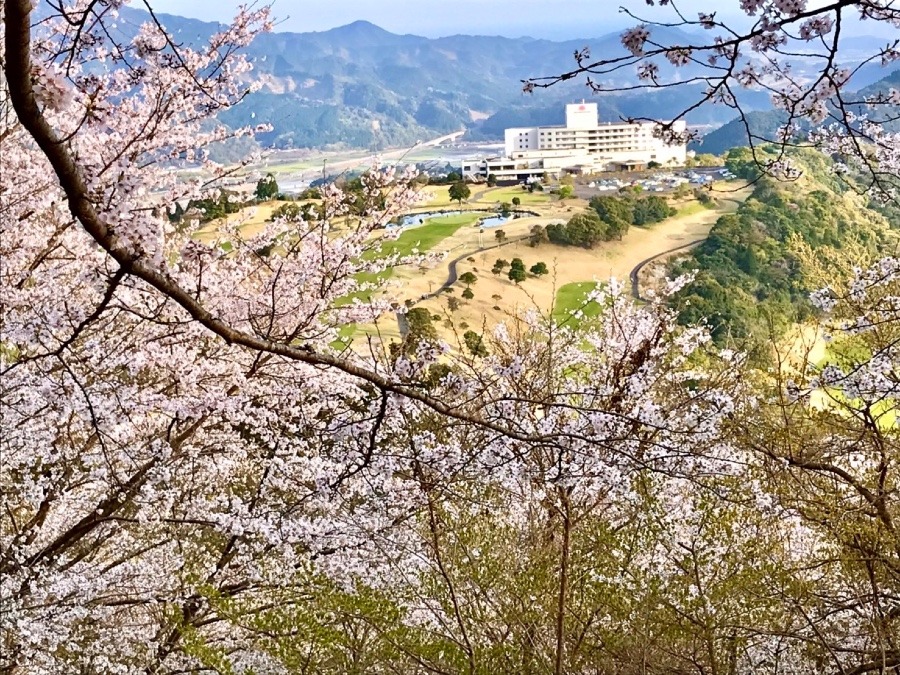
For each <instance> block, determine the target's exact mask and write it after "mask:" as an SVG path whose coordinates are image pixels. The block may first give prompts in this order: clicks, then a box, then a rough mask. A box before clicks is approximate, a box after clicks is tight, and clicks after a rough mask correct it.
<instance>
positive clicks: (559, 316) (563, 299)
mask: <svg viewBox="0 0 900 675" xmlns="http://www.w3.org/2000/svg"><path fill="white" fill-rule="evenodd" d="M596 287H597V282H596V281H577V282H575V283H572V284H566V285H565V286H560V288H559V289H558V290H557V291H556V302H555V304H554V307H553V320H554V321H556V322H557V323H560V324H566V325H569V326H571V325H574V324H577V323H578V321H579V319H576V318H575V317H573V316H572V314H571V313H572V312H573V311H575V310H581V312H582V314H583V318H588V319H591V318H594V317H597V316H599V315H600V305H598V304H597V303H596V302H593V301H591V302H587V294H588V293H589V292H591V291H592V290H594V289H595V288H596Z"/></svg>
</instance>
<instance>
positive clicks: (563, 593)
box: [553, 488, 572, 675]
mask: <svg viewBox="0 0 900 675" xmlns="http://www.w3.org/2000/svg"><path fill="white" fill-rule="evenodd" d="M559 497H560V502H561V503H560V515H561V517H562V526H563V531H562V550H561V551H560V554H559V598H558V601H557V605H556V666H555V668H554V669H553V673H554V675H563V672H564V669H563V664H564V662H565V651H566V644H565V642H566V620H565V615H566V597H567V596H568V594H569V546H570V535H571V532H572V521H571V519H570V513H569V492H568V490H567V489H565V488H560V489H559Z"/></svg>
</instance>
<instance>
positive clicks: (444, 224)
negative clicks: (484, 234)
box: [364, 213, 485, 260]
mask: <svg viewBox="0 0 900 675" xmlns="http://www.w3.org/2000/svg"><path fill="white" fill-rule="evenodd" d="M484 215H485V214H484V213H461V214H459V215H457V216H444V217H439V218H432V219H430V220H426V221H425V222H424V223H423V224H422V225H420V226H418V227H411V228H409V229H407V230H406V231H404V232H403V234H401V235H400V236H399V237H398V238H397V239H396V240H394V241H386V242H384V243H383V244H382V246H381V252H380V253H376V252H375V251H371V252H369V253H367V254H366V255H365V256H364V257H365V258H366V260H374V259H375V258H376V257H386V256H389V255H394V254H399V255H401V256H405V255H411V254H412V252H413V249H416V250H418V251H419V252H420V253H422V252H423V251H428V250H430V249H432V248H434V247H435V246H437V245H438V244H440V243H441V242H442V241H443V240H444V239H446V238H447V237H450V236H452V235H453V234H455V233H456V231H457V230H458V229H459V228H461V227H463V226H464V225H472V224H473V223H475V221H477V220H478V219H479V218H482V217H483V216H484Z"/></svg>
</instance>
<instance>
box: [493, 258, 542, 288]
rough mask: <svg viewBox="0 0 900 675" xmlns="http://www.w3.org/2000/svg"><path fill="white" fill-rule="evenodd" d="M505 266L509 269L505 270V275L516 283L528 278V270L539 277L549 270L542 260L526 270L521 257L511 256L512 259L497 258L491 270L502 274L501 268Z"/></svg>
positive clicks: (503, 268)
mask: <svg viewBox="0 0 900 675" xmlns="http://www.w3.org/2000/svg"><path fill="white" fill-rule="evenodd" d="M507 268H509V269H508V270H507V273H506V276H507V277H508V278H509V280H510V281H512V282H514V283H515V284H516V285H518V284H520V283H522V282H523V281H525V279H527V278H528V273H529V272H530V273H531V275H532V276H535V277H541V276H544V275H545V274H548V273H549V272H550V270H549V269H548V268H547V264H546V263H544V262H536V263H535V264H534V265H532V266H531V267H530V268H528V269H527V271H526V267H525V262H524V261H523V260H522V259H521V258H513V259H512V261H508V260H504V259H503V258H498V259H497V261H496V262H494V266H493V267H492V268H491V272H492V273H493V274H496V275H500V274H503V270H505V269H507Z"/></svg>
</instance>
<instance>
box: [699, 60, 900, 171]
mask: <svg viewBox="0 0 900 675" xmlns="http://www.w3.org/2000/svg"><path fill="white" fill-rule="evenodd" d="M881 75H882V77H881V79H880V80H878V81H876V82H873V83H872V84H869V85H868V86H866V87H863V88H862V89H860V90H858V91H856V92H854V93H848V94H846V95H845V96H844V99H845V100H847V101H860V100H862V99H864V98H871V97H874V96H877V95H879V94H881V95H887V94H888V93H889V92H890V90H891V89H898V88H900V67H898V68H895V69H894V70H893V71H892V72H890V73H888V75H886V76H885V75H884V70H883V69H882V72H881ZM851 110H853V112H855V113H856V114H857V115H862V114H865V115H867V116H868V118H869V119H871V120H874V121H884V120H890V121H887V123H886V124H885V128H886V129H887V130H888V131H894V132H896V131H900V122H898V119H900V118H898V115H900V106H888V105H882V106H879V107H877V108H875V109H866V108H864V107H863V106H852V107H851ZM787 118H788V116H787V113H785V112H784V111H781V110H756V111H750V112H748V113H747V114H746V116H745V117H744V118H743V119H742V118H740V117H737V118H735V119H733V120H731V121H729V122H728V123H726V124H724V125H722V126H721V127H719V128H718V129H716V130H715V131H712V132H710V133H708V134H706V135H705V136H704V137H703V138H702V139H701V142H699V143H692V144H691V146H690V149H691V150H696V151H697V152H709V153H712V154H714V155H720V154H723V153H725V152H728V150H730V149H731V148H739V147H743V146H746V145H748V144H749V143H750V139H749V137H748V135H747V131H748V129H749V132H750V134H751V135H752V136H753V143H754V144H760V143H764V142H765V140H761V139H768V140H772V139H774V138H776V135H777V132H778V129H779V127H781V126H782V125H783V124H784V123H785V122H786V121H787ZM801 126H802V122H801Z"/></svg>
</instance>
